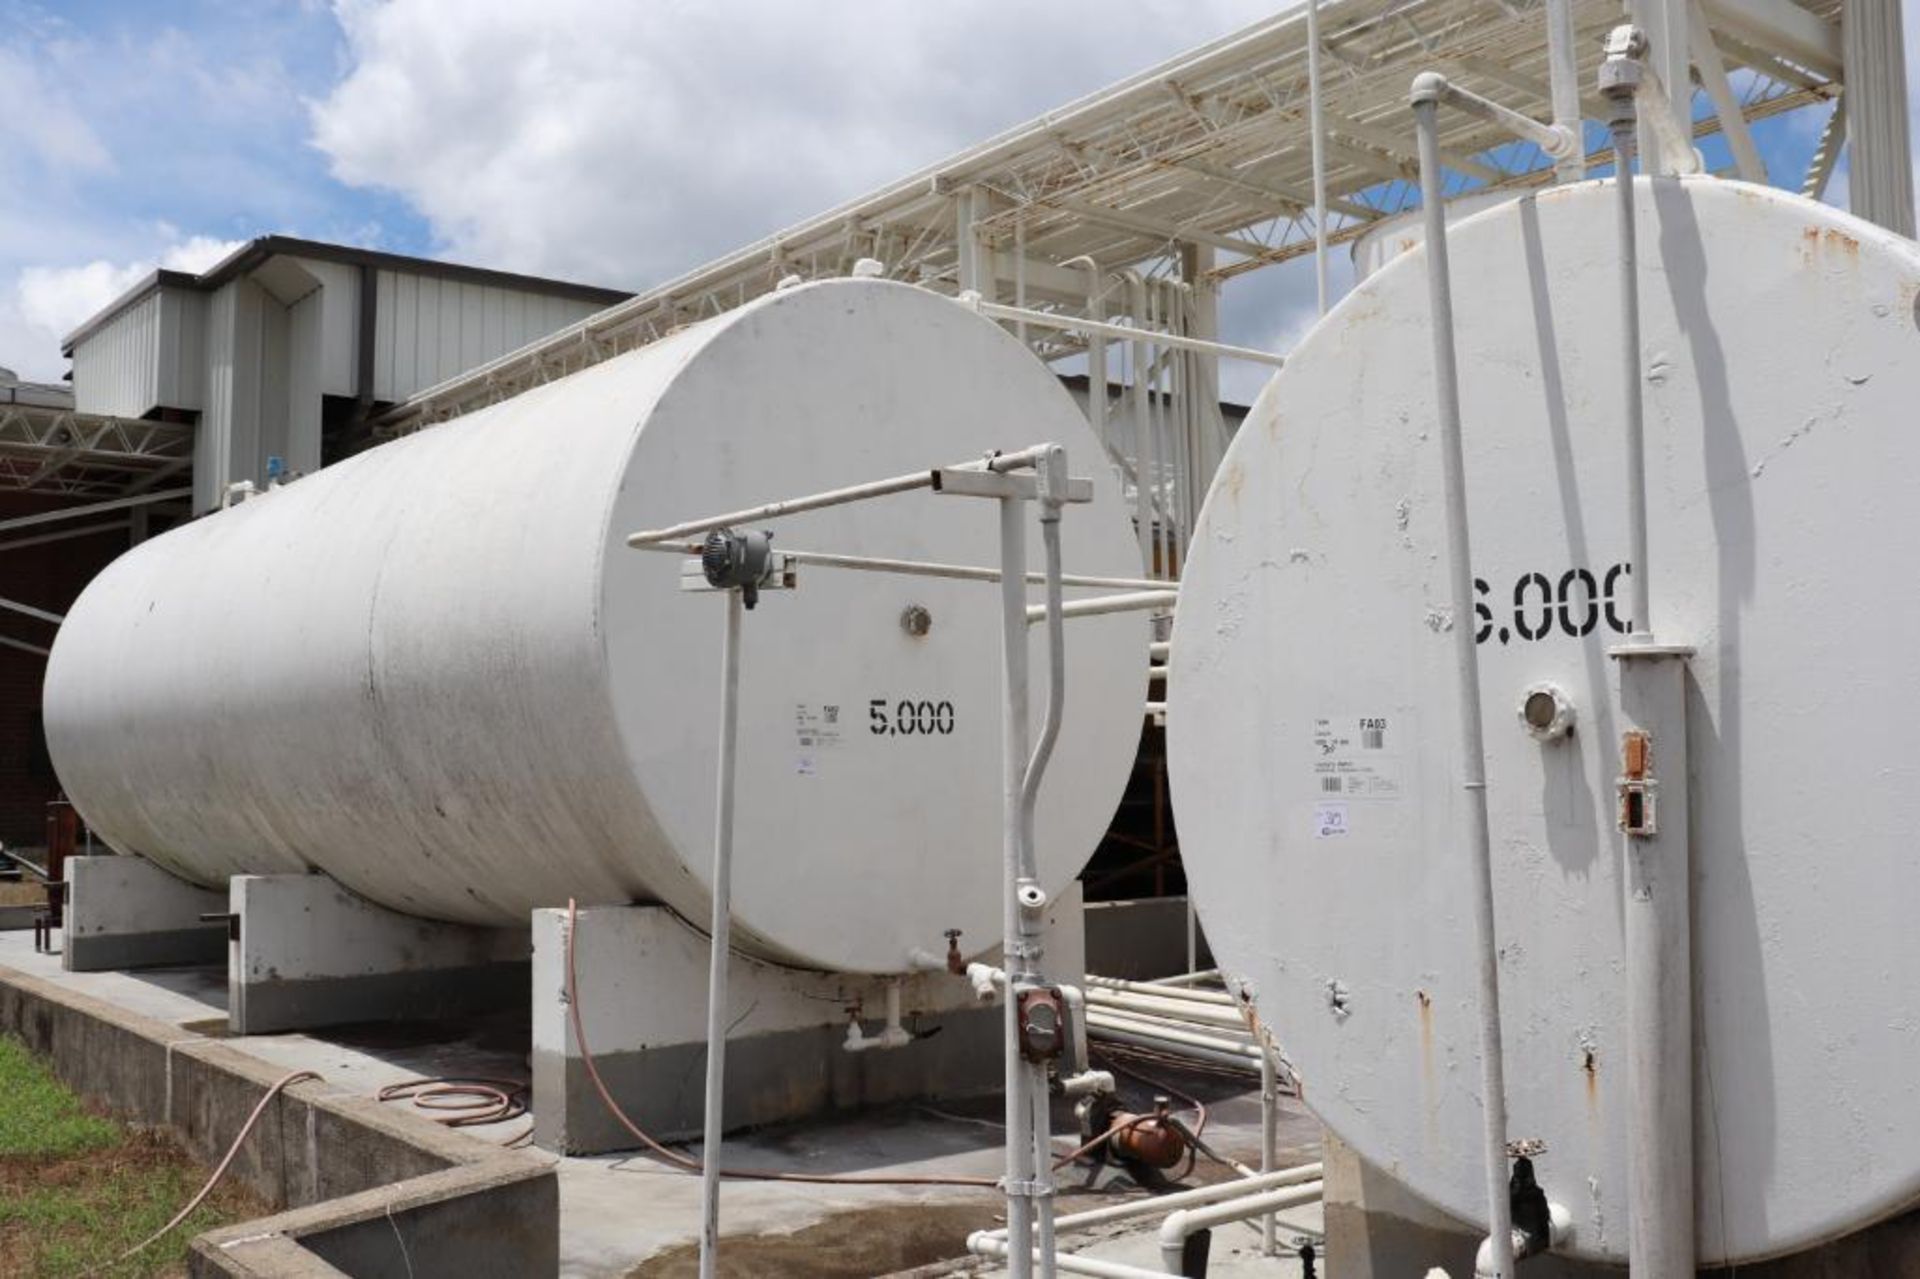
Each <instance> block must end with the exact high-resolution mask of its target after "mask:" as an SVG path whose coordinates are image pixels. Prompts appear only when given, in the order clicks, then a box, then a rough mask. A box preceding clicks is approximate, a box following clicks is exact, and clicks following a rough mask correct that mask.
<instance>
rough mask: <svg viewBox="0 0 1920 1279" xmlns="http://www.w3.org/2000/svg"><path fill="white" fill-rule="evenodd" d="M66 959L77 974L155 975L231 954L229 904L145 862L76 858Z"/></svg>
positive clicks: (69, 866) (70, 872)
mask: <svg viewBox="0 0 1920 1279" xmlns="http://www.w3.org/2000/svg"><path fill="white" fill-rule="evenodd" d="M65 879H66V884H67V900H66V907H65V911H64V924H63V933H62V937H61V946H60V953H61V959H62V963H63V964H64V965H65V967H66V968H67V969H68V970H69V971H71V972H99V971H102V970H105V969H129V968H154V967H160V966H164V965H169V964H197V963H209V962H212V961H214V960H218V959H219V958H221V956H222V955H224V954H225V953H226V946H227V930H226V924H225V922H224V921H218V922H213V923H209V922H206V921H204V920H202V919H201V916H202V915H209V914H225V913H226V909H227V902H226V897H225V896H224V895H223V894H221V893H219V892H215V891H212V890H209V889H205V888H202V887H200V886H199V885H198V884H189V883H188V882H187V881H186V880H184V879H180V878H178V877H177V876H174V875H170V874H168V873H167V872H166V871H164V870H161V869H160V868H159V867H158V866H156V865H154V864H153V863H152V862H150V861H147V860H145V859H144V858H140V857H114V856H90V857H69V858H68V859H67V863H66V872H65Z"/></svg>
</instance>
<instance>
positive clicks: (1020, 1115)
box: [1000, 496, 1037, 1279]
mask: <svg viewBox="0 0 1920 1279" xmlns="http://www.w3.org/2000/svg"><path fill="white" fill-rule="evenodd" d="M1026 515H1027V504H1026V501H1025V499H1023V498H1020V497H1015V496H1006V497H1002V498H1001V499H1000V604H1001V629H1000V643H1001V651H1000V662H1001V674H1002V681H1003V692H1004V694H1005V705H1004V707H1003V709H1002V714H1003V716H1004V719H1003V720H1002V723H1001V753H1002V768H1003V771H1004V777H1005V794H1004V797H1003V798H1004V802H1005V808H1004V812H1003V814H1002V828H1001V833H1002V840H1001V855H1002V861H1003V862H1004V871H1005V881H1006V888H1005V893H1006V901H1005V934H1006V936H1005V947H1006V968H1007V999H1006V1019H1007V1024H1006V1034H1007V1044H1006V1053H1007V1071H1006V1090H1007V1095H1006V1116H1007V1174H1006V1194H1007V1273H1008V1274H1009V1275H1010V1276H1012V1279H1028V1276H1030V1275H1032V1273H1033V1245H1034V1228H1033V1227H1034V1207H1035V1205H1034V1200H1035V1197H1036V1196H1035V1193H1034V1192H1035V1185H1034V1183H1035V1181H1036V1180H1037V1177H1036V1169H1035V1166H1034V1165H1035V1162H1036V1161H1035V1159H1034V1136H1035V1134H1034V1122H1033V1120H1034V1112H1033V1080H1032V1073H1031V1070H1030V1069H1029V1065H1028V1063H1027V1061H1026V1060H1025V1059H1024V1058H1022V1057H1021V1055H1020V1012H1019V1001H1018V1000H1017V999H1016V998H1015V997H1014V991H1015V990H1016V989H1017V988H1018V986H1019V985H1020V984H1021V981H1022V979H1023V978H1025V977H1027V976H1028V974H1029V971H1030V968H1029V963H1028V958H1027V942H1026V925H1025V923H1024V918H1023V913H1022V911H1021V909H1020V898H1019V884H1020V881H1021V878H1022V871H1023V869H1024V867H1023V864H1022V863H1023V861H1024V858H1023V857H1022V855H1021V843H1022V839H1021V836H1022V834H1023V832H1022V830H1021V804H1020V798H1021V794H1022V792H1023V791H1024V789H1025V787H1026V775H1027V749H1028V721H1027V715H1028V680H1027V524H1026Z"/></svg>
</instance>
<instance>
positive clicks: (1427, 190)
mask: <svg viewBox="0 0 1920 1279" xmlns="http://www.w3.org/2000/svg"><path fill="white" fill-rule="evenodd" d="M1443 85H1444V81H1442V80H1441V79H1440V78H1439V77H1438V76H1424V75H1423V76H1421V77H1419V78H1418V79H1416V80H1415V81H1414V85H1413V98H1412V100H1413V114H1414V120H1415V122H1416V124H1417V125H1418V131H1419V139H1420V204H1421V210H1422V212H1423V214H1424V215H1425V219H1426V246H1425V247H1426V253H1427V284H1428V300H1429V304H1430V316H1429V323H1430V324H1431V325H1432V328H1433V379H1434V400H1435V407H1436V408H1437V410H1438V411H1439V416H1440V455H1441V462H1442V465H1443V467H1444V469H1445V472H1446V493H1447V558H1448V560H1449V561H1450V564H1449V567H1450V569H1451V574H1450V576H1451V578H1452V588H1453V591H1452V598H1453V614H1454V624H1453V627H1452V636H1453V643H1454V667H1455V671H1456V675H1457V680H1458V688H1459V694H1460V768H1461V771H1462V774H1463V775H1462V778H1461V787H1462V789H1464V790H1465V791H1466V793H1467V796H1466V797H1467V804H1466V810H1467V830H1466V845H1467V847H1466V853H1467V857H1468V868H1469V870H1470V872H1471V874H1472V876H1473V881H1474V883H1473V932H1474V949H1475V952H1476V960H1477V963H1476V965H1475V966H1476V969H1477V975H1478V985H1479V1014H1480V1092H1481V1106H1482V1109H1483V1111H1484V1117H1485V1123H1484V1130H1485V1148H1484V1150H1483V1151H1482V1157H1483V1158H1484V1160H1485V1162H1486V1175H1487V1230H1488V1236H1489V1239H1490V1241H1491V1249H1490V1253H1491V1256H1490V1266H1489V1269H1488V1270H1487V1272H1486V1273H1487V1275H1488V1277H1489V1279H1513V1205H1512V1203H1511V1201H1510V1199H1509V1198H1508V1192H1507V1081H1506V1066H1505V1054H1504V1048H1503V1046H1502V1043H1501V1038H1500V956H1499V950H1498V947H1497V944H1496V941H1495V932H1494V911H1493V847H1492V838H1491V834H1490V830H1489V825H1488V819H1487V779H1486V771H1487V765H1486V746H1485V734H1484V730H1483V726H1482V722H1481V720H1482V716H1481V705H1480V654H1479V652H1478V650H1477V648H1476V646H1475V640H1474V628H1473V624H1472V619H1473V604H1474V591H1473V558H1472V546H1473V542H1472V538H1471V537H1470V536H1469V531H1468V523H1467V478H1466V455H1465V450H1464V448H1463V446H1462V443H1461V427H1460V383H1459V365H1458V362H1457V359H1456V356H1455V353H1454V344H1453V281H1452V278H1451V276H1450V274H1449V271H1448V261H1447V211H1446V193H1445V191H1444V189H1443V187H1442V182H1441V171H1440V122H1439V111H1440V102H1439V97H1438V90H1439V89H1440V88H1441V86H1443Z"/></svg>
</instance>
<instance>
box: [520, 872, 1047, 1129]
mask: <svg viewBox="0 0 1920 1279" xmlns="http://www.w3.org/2000/svg"><path fill="white" fill-rule="evenodd" d="M1053 912H1054V913H1053V920H1052V924H1051V932H1050V935H1049V942H1048V953H1047V958H1046V965H1047V971H1048V972H1049V973H1053V974H1072V975H1073V976H1072V977H1069V978H1063V980H1074V979H1077V977H1078V974H1079V973H1081V972H1082V971H1083V970H1084V955H1085V943H1084V939H1083V934H1082V932H1081V927H1080V916H1081V905H1080V893H1079V889H1078V887H1077V886H1076V887H1074V888H1072V889H1070V890H1068V891H1067V892H1064V893H1062V894H1061V895H1060V897H1059V899H1057V900H1056V901H1055V903H1054V906H1053ZM570 946H577V947H578V954H577V956H576V957H575V960H576V976H577V978H578V992H577V993H578V996H579V1000H580V1011H581V1017H582V1022H583V1024H584V1027H585V1030H586V1040H587V1047H588V1048H590V1049H591V1050H592V1053H593V1058H594V1063H595V1066H596V1067H597V1069H598V1070H599V1073H600V1077H601V1079H602V1080H603V1081H604V1082H605V1083H606V1085H607V1089H608V1091H609V1092H610V1093H612V1094H613V1097H614V1099H615V1100H616V1101H618V1102H619V1104H620V1106H621V1108H622V1109H623V1110H625V1111H626V1112H627V1114H628V1116H629V1117H631V1118H632V1119H633V1121H634V1122H635V1123H637V1124H638V1125H640V1127H641V1128H643V1129H644V1130H645V1131H646V1132H647V1133H648V1134H649V1135H651V1136H653V1137H655V1138H657V1139H659V1140H662V1141H670V1140H679V1139H683V1138H686V1137H697V1136H698V1135H699V1134H700V1129H701V1120H702V1115H701V1110H702V1105H703V1102H704V1083H705V1074H704V1072H705V1062H706V1051H707V1047H706V994H707V957H708V951H707V939H706V937H705V936H704V935H703V934H702V933H700V932H697V931H696V930H694V929H693V928H691V927H689V926H688V925H687V924H686V923H685V922H684V921H682V920H681V919H680V918H679V917H678V916H677V915H675V914H674V913H673V912H672V911H669V910H666V909H665V908H663V907H658V906H598V907H582V908H581V909H580V911H579V918H578V927H577V931H576V932H575V933H574V934H573V935H572V936H569V934H568V931H567V912H566V911H564V910H539V911H535V912H534V915H533V1113H534V1130H533V1139H534V1144H535V1145H538V1146H541V1147H543V1148H544V1149H547V1150H552V1151H557V1152H560V1153H564V1154H597V1153H600V1152H603V1151H609V1150H630V1149H632V1148H634V1147H635V1146H636V1145H638V1144H639V1143H638V1142H637V1141H636V1140H635V1139H634V1138H633V1137H632V1135H631V1134H629V1133H628V1132H627V1131H626V1130H625V1129H624V1128H623V1127H622V1126H621V1125H620V1123H619V1121H618V1120H616V1119H615V1118H614V1117H613V1116H612V1115H611V1114H610V1113H609V1112H608V1110H607V1106H606V1103H605V1102H604V1101H603V1100H602V1099H601V1098H600V1095H599V1093H598V1091H597V1090H596V1089H595V1088H594V1085H593V1082H592V1080H591V1079H590V1078H589V1077H588V1074H587V1068H586V1062H585V1060H584V1059H583V1057H582V1055H581V1051H580V1042H579V1038H578V1037H577V1036H576V1035H575V1033H574V1026H573V1019H572V1017H571V1014H570V1009H569V1005H568V999H567V956H568V948H569V947H570ZM997 953H998V952H997V951H995V952H992V953H991V954H989V955H988V956H987V957H986V958H987V959H988V961H989V962H993V963H997V962H998V959H997V958H995V956H996V955H997ZM890 980H894V979H890V978H885V977H874V976H869V975H858V974H833V973H816V972H807V971H802V970H799V969H793V968H784V967H781V966H779V965H776V964H770V963H765V962H762V961H760V960H756V959H752V958H749V957H747V956H745V955H740V954H737V953H736V954H735V955H734V957H733V971H732V975H731V978H730V980H729V987H730V990H729V996H730V1002H731V1003H732V1005H733V1016H732V1018H730V1019H729V1020H730V1024H731V1030H730V1031H729V1033H728V1036H727V1083H726V1093H725V1097H724V1104H725V1110H726V1124H727V1127H728V1129H729V1130H735V1129H740V1128H748V1127H757V1126H760V1125H764V1124H772V1123H780V1122H784V1121H789V1120H798V1119H806V1118H810V1117H814V1116H818V1115H822V1114H827V1113H831V1112H833V1111H844V1110H852V1109H855V1108H858V1107H861V1106H868V1105H878V1104H884V1103H887V1102H895V1101H905V1100H910V1099H932V1098H939V1097H957V1096H965V1095H969V1094H977V1093H982V1092H989V1091H992V1090H994V1089H996V1088H998V1087H1000V1085H1001V1082H1002V1079H1003V1069H1004V1067H1003V1062H1002V1056H1001V1054H1002V1052H1003V1048H1002V1030H1003V1025H1002V1018H1003V1017H1004V1015H1005V1014H1004V1012H1003V1010H1002V1009H1001V1007H1000V1005H999V1004H998V1003H997V1002H996V1003H994V1004H992V1005H982V1004H980V1003H979V1002H978V1001H977V999H976V998H975V997H974V994H973V990H972V987H971V986H969V985H968V983H967V982H966V981H964V980H962V979H961V978H958V977H954V976H952V975H951V974H948V973H946V972H945V971H941V972H932V973H918V974H914V975H911V976H907V977H904V978H901V979H898V980H901V981H903V982H904V986H903V990H902V994H901V1005H902V1008H903V1009H904V1011H905V1014H906V1016H905V1018H904V1020H905V1022H906V1024H907V1025H908V1026H909V1027H910V1028H915V1027H917V1029H918V1030H919V1032H920V1034H921V1036H923V1037H917V1038H915V1039H913V1040H912V1041H911V1042H909V1043H907V1044H906V1045H905V1046H903V1047H899V1048H892V1049H877V1050H873V1051H866V1052H858V1053H855V1052H849V1051H847V1050H846V1048H845V1046H844V1045H845V1042H846V1038H847V1025H848V1020H849V1018H850V1016H852V1015H853V1013H852V1010H856V1009H857V1010H858V1015H859V1018H860V1021H861V1024H862V1026H863V1028H864V1033H866V1034H868V1035H874V1034H878V1033H879V1032H880V1030H881V1027H882V1024H883V1022H884V1020H885V1008H886V987H887V984H888V982H889V981H890ZM936 1028H937V1037H936V1036H935V1035H934V1034H930V1033H928V1032H933V1031H935V1030H936Z"/></svg>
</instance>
